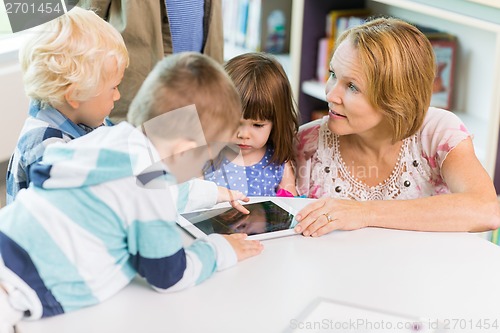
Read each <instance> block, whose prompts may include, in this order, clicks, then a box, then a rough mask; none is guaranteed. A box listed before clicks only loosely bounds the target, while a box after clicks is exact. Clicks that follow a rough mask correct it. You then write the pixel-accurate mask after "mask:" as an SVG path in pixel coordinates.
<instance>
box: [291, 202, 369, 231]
mask: <svg viewBox="0 0 500 333" xmlns="http://www.w3.org/2000/svg"><path fill="white" fill-rule="evenodd" d="M296 218H297V221H299V224H297V226H296V227H295V232H296V233H302V234H303V235H304V236H311V237H318V236H322V235H324V234H327V233H329V232H331V231H333V230H355V229H361V228H364V227H366V226H367V223H366V221H367V212H365V208H364V205H363V202H361V201H352V200H338V199H331V198H323V199H318V200H317V201H315V202H313V203H310V204H309V205H307V206H306V207H304V208H303V209H301V210H300V211H299V212H298V213H297V216H296Z"/></svg>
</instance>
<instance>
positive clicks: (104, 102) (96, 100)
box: [71, 58, 125, 128]
mask: <svg viewBox="0 0 500 333" xmlns="http://www.w3.org/2000/svg"><path fill="white" fill-rule="evenodd" d="M105 66H106V71H108V73H110V74H108V75H107V76H106V78H105V79H103V80H104V82H101V89H100V92H99V93H98V95H97V96H95V97H92V98H90V99H88V100H86V101H84V102H79V103H78V107H77V108H76V109H75V110H74V111H73V112H72V117H71V120H72V121H73V122H74V123H76V124H84V125H87V126H90V127H93V128H95V127H98V126H100V125H101V124H102V123H103V121H104V118H106V117H107V116H109V114H110V113H111V110H113V107H114V105H115V102H116V101H117V100H119V99H120V92H119V91H118V85H119V84H120V82H121V81H122V79H123V73H124V72H125V68H118V67H117V63H116V60H115V59H112V58H110V59H108V60H107V61H106V62H105Z"/></svg>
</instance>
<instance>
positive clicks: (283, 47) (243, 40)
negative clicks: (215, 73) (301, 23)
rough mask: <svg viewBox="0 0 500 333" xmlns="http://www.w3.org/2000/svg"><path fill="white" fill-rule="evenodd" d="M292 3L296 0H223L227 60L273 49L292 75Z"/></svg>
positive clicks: (272, 51) (285, 68)
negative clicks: (243, 54) (240, 55)
mask: <svg viewBox="0 0 500 333" xmlns="http://www.w3.org/2000/svg"><path fill="white" fill-rule="evenodd" d="M291 7H292V0H272V1H268V0H223V2H222V12H223V29H224V60H225V61H227V60H229V59H231V58H233V57H235V56H237V55H239V54H242V53H248V52H259V51H263V52H269V53H272V54H273V55H274V56H275V57H276V58H277V60H278V61H279V62H280V63H281V64H282V66H283V68H284V70H285V72H286V73H287V75H288V76H289V77H292V76H293V74H292V70H291V58H290V48H291V44H292V43H291V29H292V28H291V21H292V18H291V15H292V8H291Z"/></svg>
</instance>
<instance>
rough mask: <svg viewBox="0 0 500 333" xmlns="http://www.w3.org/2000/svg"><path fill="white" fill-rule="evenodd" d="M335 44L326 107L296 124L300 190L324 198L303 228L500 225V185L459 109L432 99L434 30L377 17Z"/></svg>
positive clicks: (306, 215) (303, 216) (304, 215)
mask: <svg viewBox="0 0 500 333" xmlns="http://www.w3.org/2000/svg"><path fill="white" fill-rule="evenodd" d="M336 45H337V48H336V50H335V53H334V55H333V57H332V59H331V62H330V72H331V73H330V78H329V79H328V82H327V84H326V99H327V101H328V107H329V115H328V116H327V117H325V118H323V119H321V120H318V121H316V122H312V123H309V124H306V125H304V126H302V128H301V129H300V131H299V145H298V156H297V162H298V176H297V177H298V187H299V192H300V193H299V194H305V195H307V196H308V197H310V198H320V199H319V200H318V201H317V202H314V203H312V204H310V205H309V206H307V207H305V208H304V209H303V210H302V211H300V212H299V213H298V217H297V218H298V219H299V220H300V223H299V224H298V226H297V227H296V231H297V232H300V233H302V234H303V235H304V236H320V235H323V234H326V233H328V232H331V231H333V230H337V229H341V230H353V229H359V228H363V227H382V228H393V229H405V230H421V231H485V230H491V229H496V228H498V226H499V225H500V213H499V205H498V202H497V199H496V194H495V189H494V187H493V183H492V181H491V179H490V177H489V176H488V174H487V173H486V171H485V170H484V168H483V167H482V166H481V164H480V162H479V160H478V159H477V157H476V155H475V153H474V148H473V145H472V140H471V137H470V134H469V133H468V131H467V129H466V128H465V126H464V124H463V123H462V121H461V120H460V119H459V118H458V117H457V116H456V115H455V114H453V113H451V112H449V111H445V110H441V109H437V108H433V107H429V105H430V99H431V95H432V87H433V81H434V78H435V70H436V69H435V59H434V53H433V50H432V46H431V44H430V42H429V41H428V40H427V38H426V37H425V36H424V35H423V34H422V33H421V32H420V31H419V30H418V29H417V28H415V27H414V26H412V25H410V24H408V23H406V22H403V21H401V20H397V19H391V18H380V19H376V20H373V21H370V22H367V23H365V24H363V25H361V26H359V27H355V28H352V29H350V30H348V31H346V32H345V33H344V34H343V35H341V36H340V38H339V40H338V42H337V44H336Z"/></svg>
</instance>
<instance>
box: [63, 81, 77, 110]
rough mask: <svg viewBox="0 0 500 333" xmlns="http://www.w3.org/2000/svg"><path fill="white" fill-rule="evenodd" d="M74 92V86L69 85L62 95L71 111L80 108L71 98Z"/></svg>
mask: <svg viewBox="0 0 500 333" xmlns="http://www.w3.org/2000/svg"><path fill="white" fill-rule="evenodd" d="M74 91H75V86H74V84H71V85H70V86H69V87H68V89H66V92H65V93H64V99H65V100H66V103H68V105H69V106H71V107H72V108H73V109H78V107H79V106H80V102H79V101H77V100H75V99H74V98H73V92H74Z"/></svg>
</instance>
